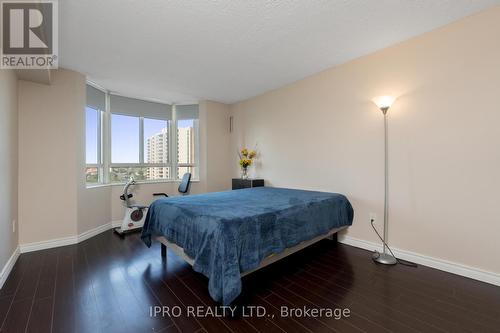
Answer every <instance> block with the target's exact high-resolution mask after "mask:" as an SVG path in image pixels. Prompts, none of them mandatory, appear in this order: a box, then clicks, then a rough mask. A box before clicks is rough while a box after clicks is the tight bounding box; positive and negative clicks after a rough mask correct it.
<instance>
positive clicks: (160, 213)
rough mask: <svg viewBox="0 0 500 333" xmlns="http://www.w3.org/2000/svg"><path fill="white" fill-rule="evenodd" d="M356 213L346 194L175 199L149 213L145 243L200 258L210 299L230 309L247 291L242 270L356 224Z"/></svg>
mask: <svg viewBox="0 0 500 333" xmlns="http://www.w3.org/2000/svg"><path fill="white" fill-rule="evenodd" d="M353 215H354V213H353V209H352V207H351V204H350V203H349V201H348V200H347V198H346V197H345V196H343V195H341V194H335V193H326V192H313V191H302V190H292V189H284V188H272V187H257V188H252V189H243V190H236V191H227V192H214V193H207V194H199V195H189V196H178V197H169V198H165V199H160V200H157V201H155V202H154V203H153V204H152V205H151V206H150V207H149V210H148V215H147V217H146V221H145V223H144V228H143V231H142V236H141V237H142V240H143V241H144V242H145V243H146V245H147V246H151V236H156V235H161V236H164V237H165V238H166V239H168V240H169V241H170V242H173V243H175V244H177V245H179V246H180V247H182V248H184V252H185V253H186V254H187V255H188V256H189V257H190V258H193V259H194V265H193V269H194V270H195V271H197V272H200V273H202V274H204V275H205V276H207V277H208V278H209V286H208V290H209V292H210V296H211V297H212V298H213V299H214V300H215V301H218V302H222V303H223V304H224V305H228V304H230V303H231V302H232V301H233V300H234V299H235V298H236V297H237V296H238V295H239V294H240V292H241V279H240V272H245V271H248V270H251V269H254V268H257V267H258V266H259V264H260V262H261V261H262V259H264V258H265V257H267V256H269V255H271V254H273V253H280V252H282V251H283V250H285V249H286V248H289V247H292V246H294V245H297V244H299V243H300V242H302V241H305V240H309V239H312V238H314V237H316V236H319V235H323V234H325V233H327V232H328V231H329V230H330V229H333V228H337V227H341V226H347V225H351V224H352V220H353Z"/></svg>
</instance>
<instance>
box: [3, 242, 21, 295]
mask: <svg viewBox="0 0 500 333" xmlns="http://www.w3.org/2000/svg"><path fill="white" fill-rule="evenodd" d="M20 252H21V251H20V250H19V246H18V247H17V248H16V249H15V250H14V253H12V255H11V256H10V258H9V260H7V262H6V263H5V266H3V268H2V271H1V272H0V289H2V288H3V284H4V283H5V281H6V280H7V277H8V276H9V274H10V272H11V271H12V268H13V267H14V265H15V263H16V261H17V258H19V254H20Z"/></svg>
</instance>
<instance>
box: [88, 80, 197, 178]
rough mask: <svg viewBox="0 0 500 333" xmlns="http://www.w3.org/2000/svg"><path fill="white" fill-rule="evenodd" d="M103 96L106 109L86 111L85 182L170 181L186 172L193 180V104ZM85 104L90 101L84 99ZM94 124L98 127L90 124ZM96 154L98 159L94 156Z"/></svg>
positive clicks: (194, 142)
mask: <svg viewBox="0 0 500 333" xmlns="http://www.w3.org/2000/svg"><path fill="white" fill-rule="evenodd" d="M91 88H92V87H91ZM92 89H95V88H92ZM95 90H97V89H95ZM102 94H104V93H102ZM108 96H109V97H108V98H109V106H108V110H105V111H102V112H101V111H97V110H100V109H96V108H92V107H90V106H88V107H87V109H86V113H87V140H86V144H87V147H86V151H87V183H89V184H92V183H97V182H104V183H116V182H125V181H127V180H128V179H129V178H130V177H131V176H133V177H134V178H135V179H136V180H138V181H158V180H175V179H180V178H182V176H183V175H184V173H185V172H191V173H192V174H193V176H192V177H193V179H197V178H198V176H199V175H198V164H199V163H198V155H199V148H198V146H199V145H198V140H199V137H198V133H199V129H198V127H199V125H198V105H181V106H171V105H168V104H162V103H154V102H148V101H142V100H138V99H133V98H128V97H123V96H118V95H108ZM90 97H92V96H90ZM87 99H88V100H89V93H88V94H87ZM104 101H105V99H104ZM104 104H105V103H104ZM87 105H93V103H91V102H89V101H87ZM103 109H105V108H103ZM96 113H97V114H101V115H95V114H96ZM95 118H101V119H102V120H101V121H97V120H95ZM96 122H99V125H97V126H94V125H93V124H94V123H96ZM101 123H102V130H100V129H99V128H101ZM94 127H95V130H94ZM94 134H95V135H94ZM90 137H94V138H95V140H94V141H95V142H94V141H92V139H90ZM105 138H109V139H108V140H105ZM97 141H98V142H97ZM102 142H105V143H106V144H102ZM94 147H102V148H94ZM101 152H102V153H101ZM99 155H102V159H101V158H98V157H96V158H94V156H99ZM95 178H97V180H94V179H95Z"/></svg>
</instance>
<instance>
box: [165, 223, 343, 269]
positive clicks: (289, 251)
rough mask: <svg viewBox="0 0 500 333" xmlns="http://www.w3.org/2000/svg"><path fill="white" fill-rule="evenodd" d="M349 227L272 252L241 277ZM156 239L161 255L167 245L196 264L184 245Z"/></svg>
mask: <svg viewBox="0 0 500 333" xmlns="http://www.w3.org/2000/svg"><path fill="white" fill-rule="evenodd" d="M345 228H347V226H344V227H340V228H335V229H332V230H330V231H329V232H328V233H326V234H324V235H320V236H318V237H315V238H313V239H310V240H307V241H303V242H301V243H299V244H297V245H295V246H293V247H290V248H287V249H285V250H284V251H283V252H281V253H276V254H271V255H270V256H268V257H266V258H264V260H262V262H261V263H260V265H259V267H257V268H255V269H252V270H249V271H246V272H243V273H241V277H244V276H245V275H248V274H251V273H253V272H255V271H257V270H259V269H261V268H263V267H266V266H267V265H270V264H272V263H274V262H276V261H278V260H281V259H283V258H285V257H286V256H289V255H290V254H293V253H295V252H297V251H300V250H302V249H304V248H306V247H308V246H310V245H312V244H314V243H317V242H319V241H320V240H323V239H325V238H328V239H330V240H333V241H337V232H339V231H340V230H343V229H345ZM156 240H157V241H158V242H160V243H161V256H162V257H163V258H166V256H167V247H168V248H169V249H170V250H171V251H172V252H174V253H175V254H176V255H177V256H179V257H180V258H182V259H184V261H186V262H187V263H188V264H190V265H191V266H193V264H194V260H193V259H192V258H190V257H188V256H187V255H186V253H184V249H183V248H182V247H180V246H179V245H177V244H174V243H172V242H169V241H168V240H167V239H166V238H165V237H163V236H157V237H156Z"/></svg>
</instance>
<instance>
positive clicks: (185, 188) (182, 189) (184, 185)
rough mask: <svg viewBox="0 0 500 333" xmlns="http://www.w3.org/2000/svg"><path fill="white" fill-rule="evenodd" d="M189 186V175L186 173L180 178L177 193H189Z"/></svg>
mask: <svg viewBox="0 0 500 333" xmlns="http://www.w3.org/2000/svg"><path fill="white" fill-rule="evenodd" d="M189 184H191V173H189V172H186V173H185V174H184V176H182V180H181V183H180V184H179V189H178V191H179V193H182V194H186V193H188V192H189Z"/></svg>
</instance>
